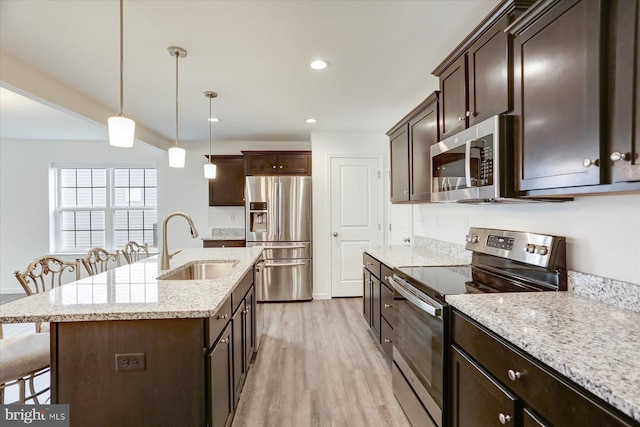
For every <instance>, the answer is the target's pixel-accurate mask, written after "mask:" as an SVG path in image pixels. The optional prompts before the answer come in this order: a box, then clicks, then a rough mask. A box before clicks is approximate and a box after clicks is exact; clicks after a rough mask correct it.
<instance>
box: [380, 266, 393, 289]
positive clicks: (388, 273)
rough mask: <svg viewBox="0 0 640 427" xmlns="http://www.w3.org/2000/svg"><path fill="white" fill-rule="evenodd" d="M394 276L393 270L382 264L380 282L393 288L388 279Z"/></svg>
mask: <svg viewBox="0 0 640 427" xmlns="http://www.w3.org/2000/svg"><path fill="white" fill-rule="evenodd" d="M391 276H393V268H391V267H388V266H386V265H385V264H380V281H381V282H382V283H384V284H385V285H387V286H388V287H389V288H391V287H392V286H391V282H389V279H387V277H391Z"/></svg>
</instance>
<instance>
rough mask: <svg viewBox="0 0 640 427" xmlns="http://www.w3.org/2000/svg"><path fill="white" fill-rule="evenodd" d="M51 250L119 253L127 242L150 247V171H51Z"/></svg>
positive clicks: (154, 200)
mask: <svg viewBox="0 0 640 427" xmlns="http://www.w3.org/2000/svg"><path fill="white" fill-rule="evenodd" d="M53 170H54V173H55V180H54V182H55V193H56V197H55V213H54V217H55V218H54V221H53V223H54V226H53V229H54V241H55V243H54V245H53V246H54V248H55V249H54V250H55V251H56V252H84V251H86V250H88V249H90V248H92V247H96V246H100V247H104V248H107V249H111V250H115V249H120V248H122V247H123V246H124V244H125V243H126V242H128V241H129V240H135V241H136V242H138V243H148V244H149V246H155V230H156V224H157V222H158V212H157V205H158V185H157V171H156V169H155V168H145V167H140V168H133V167H126V168H124V167H99V168H96V167H67V166H54V167H53Z"/></svg>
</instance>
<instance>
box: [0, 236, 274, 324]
mask: <svg viewBox="0 0 640 427" xmlns="http://www.w3.org/2000/svg"><path fill="white" fill-rule="evenodd" d="M261 253H262V248H261V247H252V248H207V249H183V250H182V252H180V253H178V254H177V255H176V256H174V257H173V259H172V260H171V269H169V270H160V259H159V256H153V257H150V258H146V259H144V260H141V261H138V262H135V263H133V264H130V265H123V266H121V267H117V268H114V269H111V270H109V271H107V272H105V273H100V274H97V275H95V276H90V277H87V278H85V279H81V280H79V281H76V282H72V283H69V284H66V285H62V286H59V287H56V288H54V289H53V290H51V291H48V292H44V293H40V294H36V295H32V296H30V297H27V298H21V299H19V300H17V301H13V302H10V303H7V304H3V305H2V307H1V308H0V322H4V323H23V322H34V321H48V322H80V321H99V320H134V319H174V318H199V317H209V316H212V315H214V314H215V313H216V311H217V310H218V309H219V308H220V306H221V305H222V303H223V302H224V301H225V300H226V298H227V297H228V296H229V295H230V294H231V292H232V291H233V289H234V288H235V287H236V285H237V284H238V283H239V281H240V279H242V277H244V275H245V273H246V272H247V271H249V270H250V269H251V268H252V266H253V264H254V263H255V261H256V260H257V259H258V257H259V256H260V254H261ZM204 260H226V261H235V262H236V264H235V266H234V267H233V269H232V270H231V271H230V272H229V273H228V274H227V275H225V276H224V277H222V278H219V279H212V280H186V281H183V280H158V279H157V277H158V276H160V275H161V274H165V273H169V272H172V271H174V270H177V269H178V268H179V267H180V266H182V265H184V264H186V263H188V262H191V261H204Z"/></svg>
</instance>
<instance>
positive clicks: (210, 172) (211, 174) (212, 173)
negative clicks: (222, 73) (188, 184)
mask: <svg viewBox="0 0 640 427" xmlns="http://www.w3.org/2000/svg"><path fill="white" fill-rule="evenodd" d="M204 96H206V97H207V98H209V117H208V118H207V121H208V122H209V162H208V163H205V165H204V177H205V178H206V179H214V178H215V177H216V165H214V164H213V156H212V155H211V117H212V116H211V100H212V99H213V98H215V97H217V96H218V94H217V93H215V92H212V91H210V90H208V91H206V92H205V93H204Z"/></svg>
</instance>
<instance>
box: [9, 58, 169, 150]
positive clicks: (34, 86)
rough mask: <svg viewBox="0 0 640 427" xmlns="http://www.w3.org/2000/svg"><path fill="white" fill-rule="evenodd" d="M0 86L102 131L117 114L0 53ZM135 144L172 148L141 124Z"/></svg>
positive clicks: (162, 138) (137, 127)
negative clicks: (110, 118)
mask: <svg viewBox="0 0 640 427" xmlns="http://www.w3.org/2000/svg"><path fill="white" fill-rule="evenodd" d="M0 86H2V87H4V88H6V89H9V90H11V91H14V92H16V93H19V94H20V95H23V96H25V97H27V98H30V99H33V100H34V101H37V102H40V103H42V104H44V105H47V106H49V107H51V108H54V109H56V110H58V111H62V112H65V113H68V114H71V115H72V116H74V117H78V118H80V119H83V120H87V121H90V122H93V123H95V124H98V125H101V126H104V127H105V128H106V126H107V119H108V118H109V117H110V116H113V115H114V114H116V113H117V111H116V110H113V109H111V108H108V107H106V106H105V105H103V104H101V103H99V102H97V101H96V100H95V99H92V98H89V97H88V96H86V95H85V94H83V93H81V92H78V91H77V90H75V89H73V88H71V87H69V86H67V85H65V84H64V83H61V82H60V81H58V80H55V79H53V78H51V77H50V76H47V75H46V74H44V73H42V72H40V71H38V70H35V69H33V68H31V67H29V66H28V65H26V64H24V63H22V62H20V61H18V60H17V59H15V58H13V57H11V56H9V55H6V54H4V53H0ZM136 141H138V142H143V143H146V144H149V145H153V146H155V147H158V148H161V149H163V150H167V149H168V148H169V147H170V146H171V145H172V141H171V140H169V139H167V138H165V137H164V136H162V135H160V134H159V133H157V132H155V131H153V130H151V129H149V128H146V127H144V126H142V125H140V123H136Z"/></svg>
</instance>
